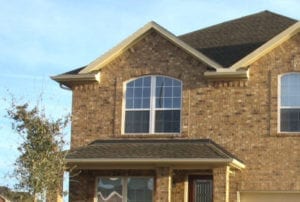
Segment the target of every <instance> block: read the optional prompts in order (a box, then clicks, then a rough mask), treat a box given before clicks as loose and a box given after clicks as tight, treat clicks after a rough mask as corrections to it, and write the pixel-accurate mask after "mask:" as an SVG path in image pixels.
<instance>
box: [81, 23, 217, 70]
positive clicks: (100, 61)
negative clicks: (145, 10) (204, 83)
mask: <svg viewBox="0 0 300 202" xmlns="http://www.w3.org/2000/svg"><path fill="white" fill-rule="evenodd" d="M150 29H154V30H156V31H157V32H159V33H160V34H162V35H163V36H164V37H166V38H167V39H168V40H170V41H171V42H173V43H174V44H175V45H177V46H178V47H181V48H182V49H183V50H185V51H186V52H188V53H190V54H191V55H193V56H195V57H196V58H198V59H199V60H200V61H202V62H204V63H206V64H207V65H209V66H210V67H213V68H215V69H216V70H217V69H220V68H223V67H222V66H221V65H220V64H218V63H216V62H215V61H213V60H211V59H210V58H208V57H206V56H205V55H204V54H202V53H201V52H199V51H198V50H196V49H194V48H193V47H191V46H190V45H188V44H187V43H185V42H183V41H182V40H180V39H179V38H177V37H176V36H175V35H174V34H172V33H171V32H169V31H168V30H166V29H165V28H163V27H161V26H160V25H158V24H157V23H156V22H153V21H151V22H149V23H147V24H146V25H145V26H143V27H142V28H140V29H139V30H138V31H136V32H135V33H133V34H132V35H131V36H129V37H128V38H126V39H125V40H123V41H122V42H121V43H120V44H118V45H117V46H115V47H114V48H112V49H111V50H109V51H108V52H106V53H105V54H103V55H102V56H100V57H98V58H97V59H95V60H94V61H92V62H91V63H90V64H89V65H88V66H87V67H86V68H84V69H82V70H81V71H80V72H79V74H83V73H89V72H91V71H94V70H99V69H101V68H102V67H103V66H105V65H106V64H108V63H109V62H110V61H112V60H113V59H114V58H115V57H117V56H119V55H120V54H121V53H123V52H124V51H126V50H127V49H128V48H130V47H131V46H132V45H134V44H135V42H136V41H138V40H139V39H140V38H141V37H142V36H143V35H145V34H146V33H147V32H148V31H149V30H150Z"/></svg>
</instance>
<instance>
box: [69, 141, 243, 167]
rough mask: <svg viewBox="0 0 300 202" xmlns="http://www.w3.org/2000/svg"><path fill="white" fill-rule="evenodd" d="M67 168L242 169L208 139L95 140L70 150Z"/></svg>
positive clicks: (238, 162) (231, 156) (222, 149)
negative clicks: (194, 166) (161, 166)
mask: <svg viewBox="0 0 300 202" xmlns="http://www.w3.org/2000/svg"><path fill="white" fill-rule="evenodd" d="M66 160H67V163H68V164H95V163H97V164H109V163H110V164H111V163H119V164H120V163H121V164H124V163H127V164H128V163H135V164H139V163H140V164H141V163H142V164H145V163H146V164H147V163H148V164H149V163H164V164H168V163H171V164H180V163H181V164H182V163H185V164H195V163H197V164H199V163H200V164H219V165H221V164H222V165H227V164H228V165H232V166H234V167H237V168H244V167H245V165H244V164H243V162H242V161H241V160H239V159H238V158H236V157H235V156H234V155H233V154H231V153H230V152H228V151H227V150H225V149H224V148H222V147H221V146H219V145H218V144H216V143H215V142H213V141H212V140H210V139H184V140H183V139H143V140H137V139H126V140H125V139H115V140H97V141H94V142H92V143H91V144H89V145H87V146H85V147H81V148H78V149H75V150H71V151H70V152H69V154H68V155H67V157H66Z"/></svg>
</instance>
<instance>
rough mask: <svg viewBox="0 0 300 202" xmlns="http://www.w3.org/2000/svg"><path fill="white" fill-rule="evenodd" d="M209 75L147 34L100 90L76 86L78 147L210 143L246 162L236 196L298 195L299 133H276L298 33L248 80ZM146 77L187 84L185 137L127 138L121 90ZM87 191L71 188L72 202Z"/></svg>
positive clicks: (294, 67) (113, 66)
mask: <svg viewBox="0 0 300 202" xmlns="http://www.w3.org/2000/svg"><path fill="white" fill-rule="evenodd" d="M206 69H207V66H206V65H205V64H203V63H201V62H199V61H198V60H196V59H195V58H193V57H192V56H190V55H189V54H187V53H186V52H184V51H183V50H182V49H180V48H178V47H176V46H175V45H174V44H172V43H171V42H169V41H167V40H166V39H165V38H163V37H162V36H160V35H159V34H157V33H156V32H155V31H153V32H150V33H148V34H147V35H146V36H145V37H144V38H143V39H141V40H140V41H139V42H138V43H136V44H135V45H134V46H133V47H132V48H130V50H128V51H126V52H124V53H122V54H121V55H120V56H119V57H117V58H116V59H114V60H113V61H112V62H110V63H109V64H108V65H107V66H106V67H104V68H103V69H102V70H101V83H100V84H88V83H86V84H80V85H76V86H74V87H73V114H72V140H71V141H72V148H77V147H80V146H84V145H87V144H88V143H90V142H92V141H94V140H96V139H110V138H149V137H150V138H153V137H157V138H209V139H212V140H213V141H215V142H216V143H218V144H219V145H221V146H222V147H224V148H225V149H227V150H228V151H230V152H231V153H233V154H235V155H236V156H237V157H238V158H239V159H241V160H242V161H244V163H245V164H246V169H244V170H242V171H241V172H240V173H239V178H238V180H236V176H233V177H232V178H231V179H232V180H234V185H232V184H230V187H231V188H232V189H233V190H229V191H230V193H236V191H243V190H253V191H268V190H277V191H300V178H299V176H300V164H299V156H300V147H299V145H300V133H297V134H293V135H291V134H279V133H278V131H277V127H278V119H277V118H278V108H277V106H278V105H277V103H278V75H280V74H283V73H287V72H291V71H293V72H300V35H299V34H297V35H295V36H294V37H292V38H291V39H289V40H288V41H286V42H284V43H283V44H281V45H280V46H278V47H277V48H275V49H274V50H272V51H271V52H270V53H268V54H266V55H265V56H263V57H262V58H260V59H259V60H257V61H256V62H254V63H253V64H251V66H250V67H249V74H250V79H249V80H248V81H226V82H225V81H223V82H222V81H220V82H210V81H207V80H205V78H204V77H203V72H204V71H206ZM143 75H166V76H171V77H174V78H177V79H180V80H181V81H182V82H183V100H182V103H183V106H182V120H181V122H182V123H181V128H182V132H181V134H180V135H165V136H163V135H154V134H150V135H143V136H138V135H122V115H123V114H122V104H123V98H124V97H123V96H124V95H123V84H124V82H125V81H127V80H129V79H132V78H135V77H139V76H143ZM216 174H217V173H216ZM82 175H83V176H82ZM88 177H89V175H86V174H84V173H83V174H80V176H79V178H88ZM214 178H215V176H214ZM217 180H218V181H217V184H215V190H216V193H215V195H214V197H216V198H215V199H216V201H226V198H225V196H224V194H222V193H223V192H222V191H220V190H221V187H222V186H221V187H218V186H219V185H218V183H221V180H222V175H218V177H217ZM223 180H225V179H223ZM230 182H232V181H231V180H230ZM182 183H183V182H182ZM85 185H86V184H83V185H80V186H78V187H77V188H78V190H76V189H72V190H71V192H73V191H74V192H75V193H74V194H73V193H71V195H72V197H73V199H74V200H72V201H80V198H81V197H82V195H81V194H79V193H76V192H79V191H80V192H82V194H83V195H84V193H83V191H84V189H85V188H84V187H85ZM74 186H75V185H74ZM90 186H95V185H90ZM177 186H180V183H179V182H178V183H176V187H177ZM234 189H235V190H234ZM218 190H219V191H218ZM219 194H220V196H219ZM179 195H180V194H176V197H177V196H179ZM230 195H231V194H230ZM232 195H233V194H232ZM75 196H76V197H75ZM77 197H78V200H77ZM158 198H159V197H158ZM158 198H157V200H159V199H158ZM181 199H182V197H181V196H180V198H179V199H178V200H179V201H180V200H181ZM172 200H173V199H172ZM174 200H175V199H174ZM234 200H235V199H230V201H234Z"/></svg>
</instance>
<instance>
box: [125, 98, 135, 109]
mask: <svg viewBox="0 0 300 202" xmlns="http://www.w3.org/2000/svg"><path fill="white" fill-rule="evenodd" d="M126 108H127V109H132V108H133V99H126Z"/></svg>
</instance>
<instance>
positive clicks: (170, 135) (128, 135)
mask: <svg viewBox="0 0 300 202" xmlns="http://www.w3.org/2000/svg"><path fill="white" fill-rule="evenodd" d="M119 137H121V138H178V137H179V138H184V137H185V136H183V135H181V134H180V133H167V134H149V133H139V134H134V133H126V134H122V135H120V136H119Z"/></svg>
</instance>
